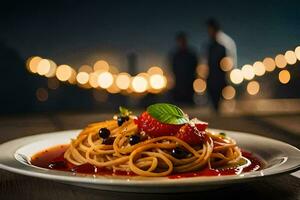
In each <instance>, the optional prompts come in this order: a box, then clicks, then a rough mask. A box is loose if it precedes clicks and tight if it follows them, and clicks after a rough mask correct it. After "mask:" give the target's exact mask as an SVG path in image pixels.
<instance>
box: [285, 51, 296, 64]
mask: <svg viewBox="0 0 300 200" xmlns="http://www.w3.org/2000/svg"><path fill="white" fill-rule="evenodd" d="M284 57H285V60H286V62H287V63H288V64H289V65H293V64H295V63H296V62H297V57H296V54H295V52H293V51H287V52H285V54H284Z"/></svg>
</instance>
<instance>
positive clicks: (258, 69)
mask: <svg viewBox="0 0 300 200" xmlns="http://www.w3.org/2000/svg"><path fill="white" fill-rule="evenodd" d="M253 70H254V74H255V75H257V76H262V75H264V74H265V72H266V69H265V66H264V64H263V63H262V62H260V61H257V62H255V63H254V64H253Z"/></svg>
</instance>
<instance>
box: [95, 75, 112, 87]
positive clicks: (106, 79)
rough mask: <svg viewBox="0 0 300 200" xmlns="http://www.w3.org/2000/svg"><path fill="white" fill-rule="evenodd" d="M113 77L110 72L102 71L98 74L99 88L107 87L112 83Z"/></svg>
mask: <svg viewBox="0 0 300 200" xmlns="http://www.w3.org/2000/svg"><path fill="white" fill-rule="evenodd" d="M113 81H114V78H113V76H112V74H111V73H110V72H102V73H100V74H99V75H98V78H97V82H98V85H99V86H100V87H101V88H105V89H106V88H109V87H110V86H111V85H112V84H113Z"/></svg>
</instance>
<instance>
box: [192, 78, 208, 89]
mask: <svg viewBox="0 0 300 200" xmlns="http://www.w3.org/2000/svg"><path fill="white" fill-rule="evenodd" d="M193 88H194V91H195V92H196V93H203V92H205V90H206V81H204V80H203V79H201V78H197V79H196V80H194V82H193Z"/></svg>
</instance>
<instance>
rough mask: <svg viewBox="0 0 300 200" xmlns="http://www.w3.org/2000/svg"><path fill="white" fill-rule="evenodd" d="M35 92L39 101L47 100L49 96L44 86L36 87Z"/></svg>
mask: <svg viewBox="0 0 300 200" xmlns="http://www.w3.org/2000/svg"><path fill="white" fill-rule="evenodd" d="M35 94H36V98H37V100H39V101H47V99H48V96H49V94H48V91H47V90H46V89H45V88H38V89H37V90H36V93H35Z"/></svg>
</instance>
